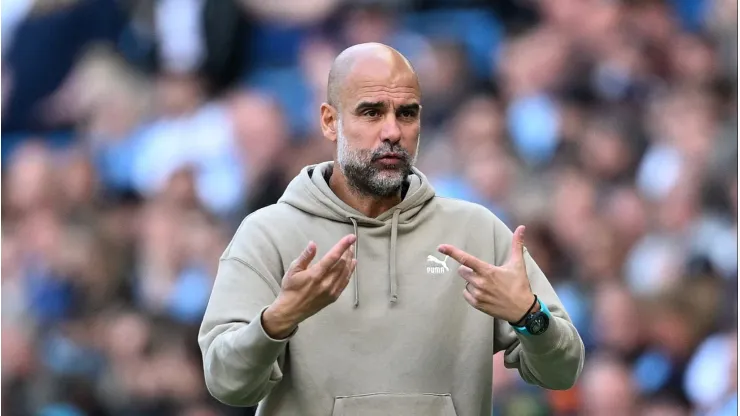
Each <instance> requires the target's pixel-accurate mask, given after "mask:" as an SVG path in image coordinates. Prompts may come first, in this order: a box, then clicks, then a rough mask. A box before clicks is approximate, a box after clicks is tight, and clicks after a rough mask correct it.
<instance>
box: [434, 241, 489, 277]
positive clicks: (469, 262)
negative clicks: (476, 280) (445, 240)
mask: <svg viewBox="0 0 740 416" xmlns="http://www.w3.org/2000/svg"><path fill="white" fill-rule="evenodd" d="M437 250H438V251H439V252H440V253H442V254H445V255H448V256H450V257H452V258H453V259H455V261H457V262H458V263H460V264H462V265H463V266H467V267H470V268H471V269H473V270H474V271H476V272H478V273H481V272H483V270H484V269H485V268H487V267H488V263H486V262H485V261H483V260H481V259H479V258H477V257H475V256H473V255H472V254H468V253H466V252H464V251H462V250H460V249H459V248H457V247H455V246H451V245H449V244H442V245H440V246H439V247H438V248H437Z"/></svg>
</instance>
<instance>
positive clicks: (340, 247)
mask: <svg viewBox="0 0 740 416" xmlns="http://www.w3.org/2000/svg"><path fill="white" fill-rule="evenodd" d="M356 239H357V237H355V236H354V235H353V234H350V235H347V236H345V237H343V238H342V239H341V240H339V242H338V243H337V244H335V245H334V247H332V248H331V250H329V252H328V253H326V254H325V255H324V257H322V258H321V260H319V262H318V263H317V264H316V271H317V272H318V273H320V274H324V273H326V272H328V271H329V270H330V269H331V268H332V266H334V264H336V263H337V262H338V261H339V260H340V259H341V258H342V255H343V254H344V253H345V252H346V251H347V250H348V249H349V248H350V247H351V246H352V244H354V242H355V240H356Z"/></svg>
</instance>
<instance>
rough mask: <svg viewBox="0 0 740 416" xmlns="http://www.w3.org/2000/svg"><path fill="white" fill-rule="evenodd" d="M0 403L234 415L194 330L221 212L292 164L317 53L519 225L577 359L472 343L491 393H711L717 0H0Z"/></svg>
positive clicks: (651, 404)
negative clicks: (394, 93) (216, 389)
mask: <svg viewBox="0 0 740 416" xmlns="http://www.w3.org/2000/svg"><path fill="white" fill-rule="evenodd" d="M1 11H2V225H3V226H2V363H3V365H2V412H3V414H5V415H9V416H12V415H44V416H77V415H111V416H119V415H121V416H128V415H143V416H148V415H178V416H211V415H214V416H215V415H225V416H230V415H249V414H252V411H251V410H249V409H233V408H228V407H225V406H222V405H220V404H218V403H217V402H215V401H214V400H213V399H211V398H210V397H209V395H208V394H207V391H206V390H205V387H204V383H203V379H202V370H201V358H200V352H199V350H198V346H197V343H196V335H197V330H198V326H199V324H200V319H201V317H202V314H203V311H204V307H205V305H206V303H207V301H208V297H209V294H210V288H211V285H212V283H213V279H214V275H215V271H216V267H217V259H218V257H219V256H220V254H221V253H222V251H223V249H224V247H225V246H226V244H227V242H228V240H229V239H230V238H231V236H232V234H233V233H234V231H235V229H236V226H237V225H238V224H239V222H240V221H241V219H242V218H243V217H244V216H245V215H247V214H249V213H250V212H252V211H254V210H256V209H259V208H261V207H264V206H266V205H268V204H271V203H274V202H276V201H277V199H278V198H279V197H280V195H281V194H282V192H283V190H284V188H285V186H286V184H287V183H288V181H289V180H290V179H291V178H293V177H294V176H295V175H296V174H297V173H298V171H299V170H300V168H301V167H303V166H304V165H307V164H312V163H317V162H320V161H324V160H329V159H331V158H332V145H331V143H330V142H328V141H326V140H324V139H323V138H322V137H321V134H320V130H319V128H318V119H319V117H318V116H319V110H318V106H319V104H320V103H321V102H322V101H323V100H324V97H325V92H326V91H325V90H326V79H327V74H328V69H329V67H330V64H331V61H332V59H333V58H334V57H335V56H336V54H337V53H338V52H339V51H341V50H342V49H343V48H345V47H347V46H349V45H352V44H355V43H360V42H367V41H381V42H384V43H387V44H389V45H391V46H393V47H395V48H396V49H398V50H399V51H401V52H402V53H403V54H405V55H406V56H407V57H409V59H410V60H411V61H412V63H413V64H414V66H415V68H416V70H417V72H418V74H419V77H420V79H421V84H422V89H423V94H424V100H423V105H424V112H423V129H422V131H423V134H422V146H421V156H420V158H419V163H418V166H419V167H420V169H421V170H422V171H423V172H425V173H426V174H427V175H428V176H429V178H430V179H431V181H432V183H433V185H434V187H435V188H436V190H437V192H438V194H440V195H445V196H450V197H456V198H462V199H466V200H470V201H474V202H477V203H480V204H482V205H485V206H487V207H488V208H490V209H491V210H492V211H493V212H495V213H496V214H497V215H499V216H500V217H501V218H502V219H503V220H504V221H505V222H506V223H507V224H508V225H509V226H510V227H512V228H513V227H515V226H516V225H518V224H526V225H527V226H528V232H527V245H528V247H529V249H530V251H531V252H532V254H533V256H534V258H535V259H536V260H537V262H538V263H539V265H540V266H541V267H542V269H543V270H544V271H545V273H546V274H547V276H548V277H549V278H550V280H551V282H552V284H553V285H554V286H555V287H556V290H557V291H558V293H559V294H560V297H561V298H562V301H563V303H564V304H565V306H566V308H567V309H568V311H569V312H570V314H571V317H572V318H573V320H574V323H575V325H576V326H577V327H578V330H579V331H580V333H581V335H582V336H583V338H584V342H585V344H586V347H587V365H586V367H585V369H584V372H583V376H582V378H581V380H580V382H579V384H578V385H577V386H576V387H574V388H573V389H571V390H569V391H565V392H547V391H543V390H541V389H538V388H534V387H530V386H527V385H525V384H524V383H523V382H522V381H521V380H520V379H519V376H518V374H517V373H516V372H515V371H512V370H507V369H505V368H504V367H503V360H502V357H501V356H500V355H499V356H497V357H496V358H495V360H494V361H495V365H494V368H492V372H493V374H494V375H495V377H494V403H495V405H494V408H495V410H494V415H502V416H504V415H505V416H509V415H515V416H527V415H557V416H565V415H613V416H622V415H625V416H628V415H638V416H658V415H661V416H673V415H677V416H678V415H692V416H693V415H711V416H726V415H735V414H737V411H738V410H737V383H736V380H737V378H736V374H737V301H738V300H737V288H738V283H737V272H738V268H737V260H738V259H737V249H738V247H737V238H738V235H737V212H738V206H737V189H738V183H737V178H738V171H737V151H738V150H737V147H738V139H737V134H738V131H737V121H738V120H737V47H738V45H737V12H738V7H737V1H736V0H631V1H630V0H495V1H494V0H489V1H484V0H480V1H475V0H447V1H445V0H394V1H390V0H389V1H378V0H375V1H350V0H344V1H342V0H313V2H309V1H304V0H280V1H267V0H3V1H2V10H1Z"/></svg>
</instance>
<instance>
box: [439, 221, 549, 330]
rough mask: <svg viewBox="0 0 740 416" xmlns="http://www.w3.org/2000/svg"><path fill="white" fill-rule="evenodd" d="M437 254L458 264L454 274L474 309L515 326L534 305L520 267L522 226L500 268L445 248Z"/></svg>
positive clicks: (462, 252)
mask: <svg viewBox="0 0 740 416" xmlns="http://www.w3.org/2000/svg"><path fill="white" fill-rule="evenodd" d="M438 250H439V252H440V253H442V254H445V255H448V256H450V257H452V258H453V259H455V260H456V261H457V262H458V263H460V265H461V266H460V268H459V269H458V274H460V276H461V277H462V278H463V279H465V280H466V281H467V282H468V283H467V284H466V285H465V290H464V291H463V296H464V297H465V300H466V301H468V303H469V304H470V305H471V306H473V307H474V308H476V309H478V310H480V311H482V312H484V313H486V314H488V315H491V316H493V317H494V318H498V319H503V320H505V321H507V322H517V321H518V320H520V319H521V318H522V316H523V315H524V314H526V313H527V311H528V310H529V307H530V306H532V301H534V294H533V293H532V288H531V287H530V285H529V278H528V277H527V270H526V268H525V266H524V226H519V227H518V228H517V229H516V231H514V237H513V238H512V247H511V256H510V257H509V259H508V260H507V261H506V263H504V264H503V265H502V266H500V267H499V266H494V265H491V264H488V263H486V262H484V261H482V260H480V259H477V258H475V257H474V256H472V255H470V254H468V253H466V252H464V251H462V250H460V249H458V248H456V247H454V246H451V245H448V244H442V245H441V246H439V248H438Z"/></svg>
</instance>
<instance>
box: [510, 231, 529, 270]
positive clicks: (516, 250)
mask: <svg viewBox="0 0 740 416" xmlns="http://www.w3.org/2000/svg"><path fill="white" fill-rule="evenodd" d="M524 230H525V227H524V226H523V225H520V226H518V227H516V230H514V236H513V237H512V238H511V255H510V256H509V260H508V261H507V262H506V263H507V264H515V263H521V262H522V260H524Z"/></svg>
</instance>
